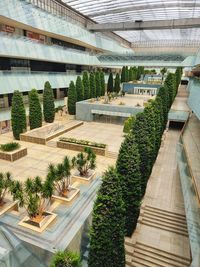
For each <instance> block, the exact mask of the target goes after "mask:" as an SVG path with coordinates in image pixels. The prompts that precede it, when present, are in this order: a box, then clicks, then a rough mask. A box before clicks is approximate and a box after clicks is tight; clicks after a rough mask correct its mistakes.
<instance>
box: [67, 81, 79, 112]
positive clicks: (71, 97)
mask: <svg viewBox="0 0 200 267" xmlns="http://www.w3.org/2000/svg"><path fill="white" fill-rule="evenodd" d="M76 101H77V93H76V87H75V84H74V82H73V81H71V82H70V84H69V90H68V98H67V107H68V112H69V114H70V115H75V114H76Z"/></svg>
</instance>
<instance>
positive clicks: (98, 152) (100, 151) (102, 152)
mask: <svg viewBox="0 0 200 267" xmlns="http://www.w3.org/2000/svg"><path fill="white" fill-rule="evenodd" d="M57 147H59V148H64V149H69V150H74V151H79V152H83V151H84V148H85V147H91V149H92V150H93V151H94V153H95V154H96V155H100V156H105V155H106V148H99V147H93V146H88V145H80V144H74V143H70V142H64V141H57Z"/></svg>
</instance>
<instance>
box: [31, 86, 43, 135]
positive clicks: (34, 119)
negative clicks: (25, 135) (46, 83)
mask: <svg viewBox="0 0 200 267" xmlns="http://www.w3.org/2000/svg"><path fill="white" fill-rule="evenodd" d="M28 98H29V123H30V129H31V130H32V129H35V128H39V127H41V126H42V109H41V105H40V100H39V96H38V92H37V90H36V89H32V90H31V91H30V92H29V94H28Z"/></svg>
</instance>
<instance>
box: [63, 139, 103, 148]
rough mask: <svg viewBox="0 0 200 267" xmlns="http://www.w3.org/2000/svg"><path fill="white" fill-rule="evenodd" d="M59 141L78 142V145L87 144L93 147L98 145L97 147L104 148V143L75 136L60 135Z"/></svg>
mask: <svg viewBox="0 0 200 267" xmlns="http://www.w3.org/2000/svg"><path fill="white" fill-rule="evenodd" d="M59 141H62V142H68V143H73V144H80V145H85V146H86V145H87V146H93V147H99V148H106V144H102V143H96V142H91V141H87V140H77V139H75V138H69V137H60V138H59Z"/></svg>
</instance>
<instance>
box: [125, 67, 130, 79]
mask: <svg viewBox="0 0 200 267" xmlns="http://www.w3.org/2000/svg"><path fill="white" fill-rule="evenodd" d="M125 82H129V70H128V66H126V68H125Z"/></svg>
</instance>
